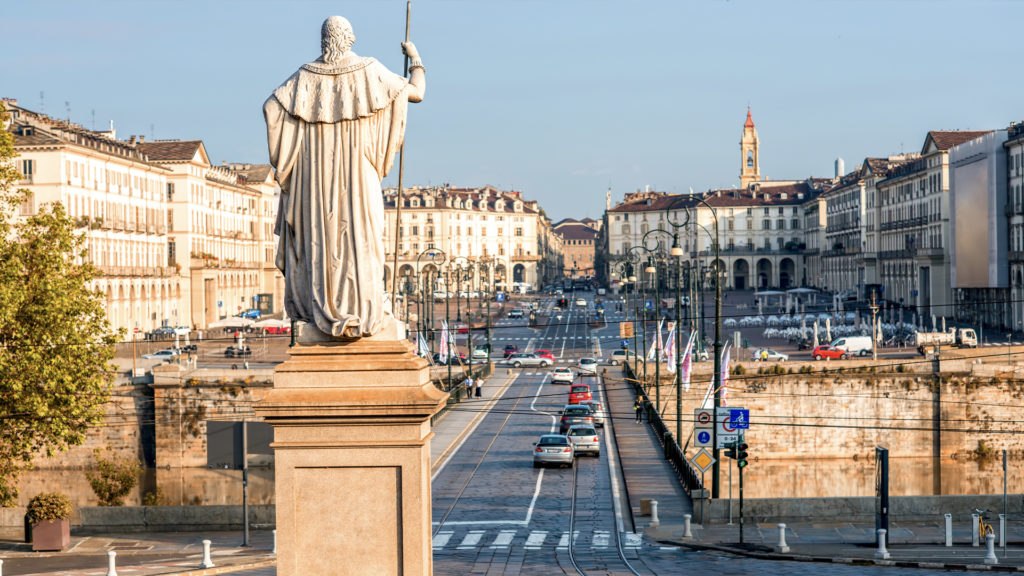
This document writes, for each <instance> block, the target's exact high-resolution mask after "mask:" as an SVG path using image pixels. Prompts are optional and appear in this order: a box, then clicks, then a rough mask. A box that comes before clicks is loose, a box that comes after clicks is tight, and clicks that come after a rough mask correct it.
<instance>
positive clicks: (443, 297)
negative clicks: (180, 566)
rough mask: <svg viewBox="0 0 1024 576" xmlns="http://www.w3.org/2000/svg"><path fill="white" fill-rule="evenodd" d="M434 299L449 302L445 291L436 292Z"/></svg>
mask: <svg viewBox="0 0 1024 576" xmlns="http://www.w3.org/2000/svg"><path fill="white" fill-rule="evenodd" d="M433 297H434V300H447V299H448V293H447V292H445V291H444V290H434V293H433Z"/></svg>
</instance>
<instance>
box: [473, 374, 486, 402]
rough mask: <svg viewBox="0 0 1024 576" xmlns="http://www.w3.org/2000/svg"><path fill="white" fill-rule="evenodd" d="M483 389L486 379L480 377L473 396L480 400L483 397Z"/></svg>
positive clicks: (476, 382) (476, 381)
mask: <svg viewBox="0 0 1024 576" xmlns="http://www.w3.org/2000/svg"><path fill="white" fill-rule="evenodd" d="M483 387H484V379H483V378H480V377H477V379H476V380H475V384H474V388H473V396H476V397H477V398H480V397H481V393H482V391H483Z"/></svg>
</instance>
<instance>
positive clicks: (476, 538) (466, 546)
mask: <svg viewBox="0 0 1024 576" xmlns="http://www.w3.org/2000/svg"><path fill="white" fill-rule="evenodd" d="M483 537H484V531H483V530H470V531H469V534H466V537H465V538H463V539H462V543H461V544H459V546H458V549H459V550H472V549H474V548H476V547H477V545H479V544H480V539H481V538H483Z"/></svg>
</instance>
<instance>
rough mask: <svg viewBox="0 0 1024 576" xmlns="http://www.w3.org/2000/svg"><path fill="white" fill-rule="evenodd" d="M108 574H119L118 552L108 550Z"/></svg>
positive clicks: (108, 575)
mask: <svg viewBox="0 0 1024 576" xmlns="http://www.w3.org/2000/svg"><path fill="white" fill-rule="evenodd" d="M107 576H117V552H114V551H113V550H109V551H107Z"/></svg>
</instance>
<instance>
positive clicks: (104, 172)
mask: <svg viewBox="0 0 1024 576" xmlns="http://www.w3.org/2000/svg"><path fill="white" fill-rule="evenodd" d="M4 105H5V107H6V108H7V109H8V111H9V114H10V123H9V125H8V126H6V129H7V130H9V131H10V132H11V133H12V135H13V137H14V147H15V152H16V153H17V155H18V157H17V159H16V161H15V162H16V166H17V168H18V169H19V170H20V171H21V174H22V180H21V181H20V183H19V186H21V187H24V188H27V189H29V190H30V191H31V193H32V195H31V197H30V198H29V199H28V200H27V201H26V202H25V203H24V205H22V206H21V209H20V213H21V215H23V216H28V215H32V214H34V213H36V211H38V209H39V207H40V206H42V205H44V204H48V203H53V202H60V203H61V204H63V205H64V207H65V209H66V210H67V212H68V215H69V216H70V217H71V218H73V219H74V220H75V221H76V223H77V224H78V227H79V230H80V231H81V233H82V234H83V236H84V239H85V249H86V255H87V256H86V257H87V258H88V260H89V262H90V263H91V264H93V265H94V266H95V267H96V269H97V270H98V272H99V276H98V277H97V278H96V280H95V281H94V282H93V288H95V289H96V290H99V291H100V292H102V293H104V294H106V310H107V319H108V320H109V322H110V324H111V326H112V327H113V328H114V329H123V330H125V331H126V332H128V333H132V332H134V331H138V332H145V331H148V330H151V329H153V328H156V327H158V326H162V325H169V326H176V325H180V324H188V322H189V311H188V309H187V308H183V306H182V302H183V301H184V300H182V297H183V294H185V293H187V290H188V278H187V276H185V275H183V274H182V270H181V269H180V268H179V267H176V266H174V264H173V263H171V262H168V260H167V251H168V249H169V240H170V239H169V237H168V234H167V224H168V217H169V214H170V207H169V203H168V200H167V197H166V190H167V185H168V183H169V181H170V179H171V177H172V173H171V171H170V170H168V169H167V168H166V167H164V166H162V165H160V164H159V163H156V162H153V161H152V160H151V159H149V158H148V157H147V156H146V154H145V152H143V151H142V150H140V149H139V147H138V146H137V144H136V142H135V139H134V138H133V139H132V140H130V141H127V142H125V141H120V140H117V138H116V133H115V132H114V130H113V129H111V130H109V131H105V132H96V131H92V130H86V129H85V128H83V127H82V126H79V125H77V124H73V123H71V122H66V121H62V120H57V119H54V118H50V117H48V116H46V115H44V114H39V113H36V112H33V111H31V110H28V109H26V108H24V107H21V106H19V105H18V103H17V101H16V100H4Z"/></svg>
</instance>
